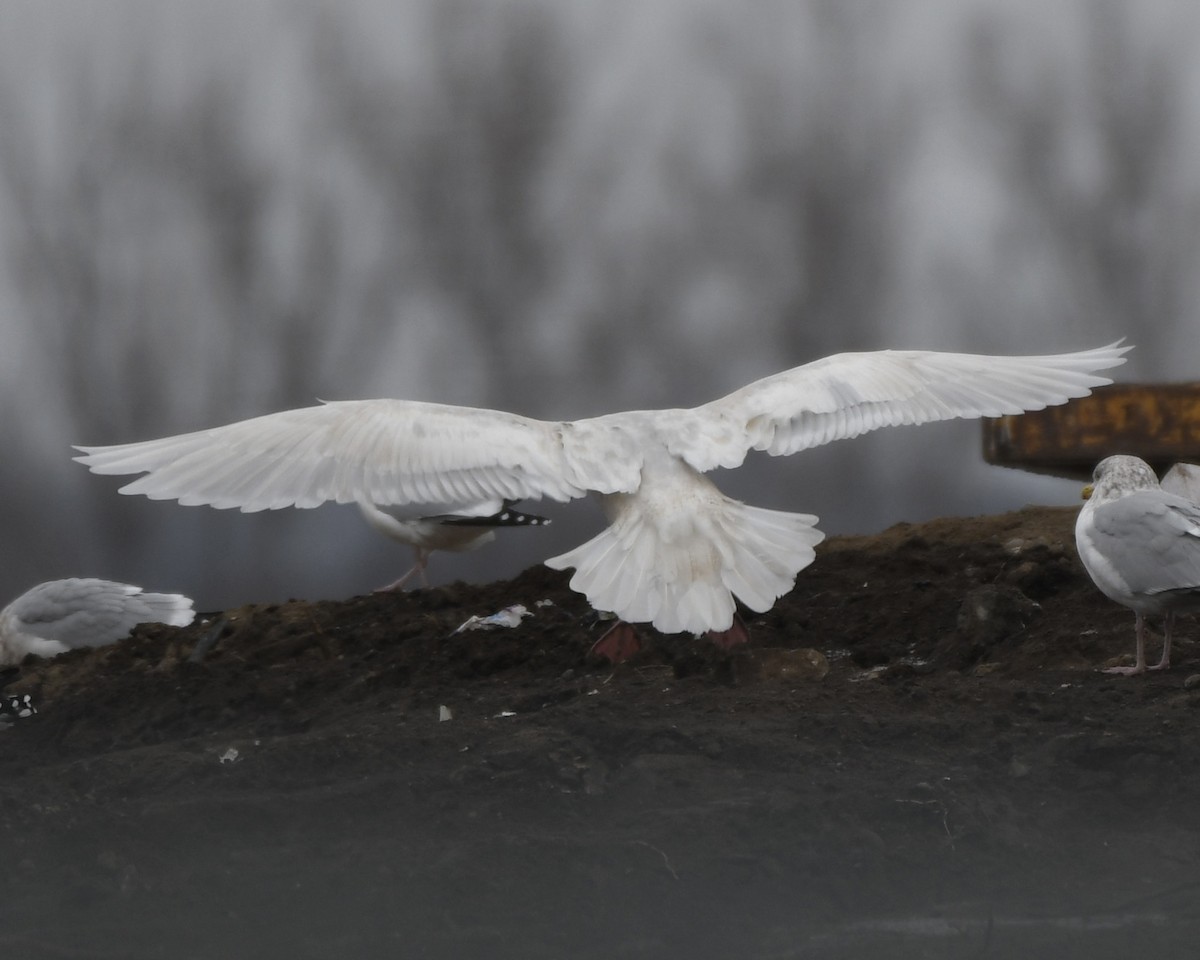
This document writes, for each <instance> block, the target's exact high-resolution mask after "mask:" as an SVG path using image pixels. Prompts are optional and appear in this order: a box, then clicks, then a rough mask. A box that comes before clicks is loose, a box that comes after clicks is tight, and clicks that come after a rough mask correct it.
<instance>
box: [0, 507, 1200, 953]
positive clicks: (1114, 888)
mask: <svg viewBox="0 0 1200 960" xmlns="http://www.w3.org/2000/svg"><path fill="white" fill-rule="evenodd" d="M1073 520H1074V513H1073V511H1069V510H1057V509H1027V510H1023V511H1019V512H1017V513H1012V514H1007V515H1003V516H997V517H982V518H969V519H945V520H938V521H934V522H931V523H926V524H921V525H901V526H898V527H895V528H892V529H890V530H887V531H885V532H884V533H882V534H880V535H878V536H873V537H847V538H834V539H832V540H830V541H828V542H827V543H825V544H823V545H822V547H821V548H819V550H818V556H817V560H816V562H815V563H814V564H813V565H812V566H811V567H810V568H809V569H808V570H806V571H804V572H803V573H802V574H801V575H800V577H799V579H798V581H797V586H796V589H795V590H794V591H793V593H791V594H790V595H789V596H787V597H785V598H783V599H782V600H781V601H780V602H779V603H778V604H777V605H776V607H775V608H774V609H773V610H772V611H770V612H769V613H768V614H766V615H750V616H748V617H747V623H748V625H749V627H750V630H751V633H752V640H751V643H750V644H749V645H748V646H747V647H745V648H742V649H741V650H739V651H737V652H735V653H734V654H733V655H732V656H729V655H726V654H725V653H723V652H722V651H720V650H718V649H717V648H715V647H714V646H712V645H711V644H707V643H706V642H704V641H700V640H695V639H692V638H690V637H687V636H662V635H659V634H656V633H653V632H652V631H649V630H645V631H643V640H644V648H643V650H642V651H641V652H640V653H639V654H637V655H636V656H635V657H634V658H633V659H632V660H630V661H628V662H626V663H623V664H620V665H619V666H616V667H612V666H608V665H604V664H600V663H596V662H593V661H591V660H589V658H588V650H589V647H590V646H591V644H592V643H593V642H594V641H595V639H596V638H597V637H598V636H599V635H600V633H601V632H602V631H603V630H604V629H605V627H606V624H605V623H603V622H600V621H598V618H597V616H596V615H595V614H594V613H593V612H592V611H591V610H590V609H589V608H588V606H587V604H586V602H585V601H584V600H583V598H582V597H580V596H578V595H576V594H573V593H572V592H571V591H570V590H568V589H567V586H566V578H565V577H564V576H562V575H560V574H558V573H555V572H553V571H550V570H547V569H545V568H541V567H538V568H532V569H530V570H527V571H526V572H525V573H523V574H522V575H521V576H519V577H517V578H516V579H515V580H512V581H506V582H500V583H494V584H490V585H486V586H469V585H464V584H456V585H453V586H450V587H446V588H435V589H432V590H419V591H414V592H411V593H407V594H379V595H374V596H367V597H357V598H354V599H351V600H347V601H345V602H321V603H305V602H301V601H296V602H291V603H286V604H280V605H271V606H248V607H244V608H240V609H237V610H230V611H226V612H224V613H223V614H218V615H215V616H213V617H211V618H207V619H205V620H204V621H203V622H197V623H196V624H193V625H192V626H191V627H188V628H185V629H174V628H167V627H162V626H143V627H140V628H139V629H138V630H137V631H135V634H134V636H133V637H132V638H130V639H129V640H128V641H125V642H122V643H120V644H117V645H115V646H112V647H109V648H105V649H100V650H87V651H84V650H81V651H75V652H72V653H70V654H67V655H64V656H62V657H59V658H56V659H54V660H50V661H37V660H35V659H30V660H28V661H26V663H25V664H23V665H22V667H21V669H20V671H19V673H17V674H16V675H15V676H14V677H13V678H12V679H11V680H10V682H9V684H8V686H7V688H6V692H23V693H24V692H28V693H30V694H31V695H32V696H33V697H34V699H35V702H36V704H37V706H38V708H39V710H40V712H39V713H38V714H37V715H36V716H33V717H29V718H27V719H20V720H16V721H14V722H12V723H11V724H10V725H9V726H8V727H7V728H5V729H3V730H2V731H0V774H2V777H0V864H2V865H3V870H2V872H0V898H2V907H0V909H2V911H3V918H4V922H3V925H2V926H0V946H2V947H4V948H6V950H5V952H6V954H7V955H10V956H22V957H31V958H40V957H48V958H59V957H62V958H67V957H70V958H75V957H88V958H139V960H140V958H208V957H214V958H216V957H237V958H328V957H366V958H374V957H405V958H408V957H415V958H420V957H427V958H443V957H446V958H450V957H454V958H509V957H512V958H524V960H536V958H565V957H573V958H597V960H598V958H614V957H617V958H620V957H626V958H659V957H663V958H675V957H688V958H702V960H703V958H710V957H712V958H717V957H736V958H801V957H804V958H809V957H813V958H833V957H889V958H909V957H912V958H916V957H935V958H941V957H947V958H949V957H1012V956H1022V957H1043V956H1044V957H1055V958H1071V957H1080V958H1082V957H1088V958H1104V957H1114V958H1115V957H1126V956H1133V955H1139V956H1154V957H1159V958H1163V957H1175V956H1178V957H1190V956H1194V955H1195V952H1196V947H1195V942H1196V934H1197V932H1200V761H1198V758H1200V733H1198V732H1197V727H1198V725H1197V718H1198V717H1200V686H1192V684H1193V683H1195V681H1192V680H1189V677H1191V676H1192V674H1193V673H1200V648H1198V647H1197V645H1196V637H1197V632H1196V623H1195V621H1194V619H1192V618H1184V619H1182V620H1181V626H1180V629H1179V630H1178V632H1179V634H1180V637H1179V643H1178V646H1177V655H1176V658H1175V665H1174V667H1173V669H1171V670H1170V671H1167V672H1163V673H1160V674H1153V675H1147V676H1141V677H1134V678H1126V677H1119V676H1112V675H1106V674H1103V673H1101V672H1099V671H1098V670H1097V667H1100V666H1103V665H1105V664H1111V663H1115V662H1120V661H1121V660H1128V659H1129V655H1130V654H1131V653H1132V648H1133V617H1132V615H1131V614H1129V612H1128V611H1125V610H1123V609H1122V608H1119V607H1117V606H1116V605H1114V604H1111V603H1110V602H1109V601H1107V600H1105V599H1104V598H1103V597H1102V596H1100V595H1099V594H1098V593H1097V592H1096V590H1095V589H1094V587H1092V585H1091V583H1090V581H1088V579H1087V577H1086V575H1085V574H1084V573H1083V571H1082V568H1081V567H1080V565H1079V562H1078V560H1077V558H1076V556H1075V552H1074V548H1073V546H1072V543H1073V541H1072V533H1071V527H1072V524H1073ZM545 601H548V602H545ZM517 603H520V604H523V605H524V606H525V607H526V608H528V611H529V612H530V614H531V615H530V616H527V617H525V618H524V619H523V620H522V621H521V623H520V625H519V626H516V627H511V628H504V627H501V628H496V629H492V630H463V631H461V632H455V631H456V628H458V627H459V626H460V625H461V624H462V623H463V622H464V621H466V620H468V618H470V617H473V616H486V615H488V614H492V613H495V612H496V611H498V610H501V609H502V608H505V607H508V606H510V605H512V604H517ZM198 648H199V649H198ZM201 654H203V655H202V656H201ZM1156 655H1157V651H1156V650H1154V649H1153V648H1152V651H1151V656H1152V657H1154V656H1156Z"/></svg>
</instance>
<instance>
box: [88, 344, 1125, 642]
mask: <svg viewBox="0 0 1200 960" xmlns="http://www.w3.org/2000/svg"><path fill="white" fill-rule="evenodd" d="M1128 349H1129V348H1128V347H1123V346H1121V345H1120V341H1118V342H1117V343H1113V344H1110V345H1108V346H1106V347H1100V348H1097V349H1094V350H1085V351H1080V352H1078V353H1066V354H1058V355H1052V356H1036V357H989V356H980V355H974V354H954V353H937V352H930V351H890V350H885V351H880V352H875V353H846V354H839V355H837V356H832V357H826V358H825V359H823V360H817V361H815V362H813V363H809V364H806V365H804V366H801V367H796V368H794V369H792V370H787V371H784V372H783V373H778V374H775V375H774V376H770V377H766V378H764V379H762V380H758V381H756V382H754V383H751V384H749V385H748V386H745V387H742V388H741V389H739V390H735V391H734V392H733V393H731V394H729V395H728V396H725V397H722V398H721V399H719V400H714V401H712V402H711V403H707V404H704V405H703V406H700V407H695V408H693V409H676V410H639V411H629V412H624V413H613V414H609V415H607V416H601V417H595V418H591V419H587V420H575V421H542V420H533V419H530V418H528V417H522V416H517V415H515V414H511V413H504V412H501V411H498V410H481V409H473V408H468V407H454V406H445V405H442V404H433V403H421V402H417V401H407V400H348V401H340V402H333V403H326V404H323V405H320V406H315V407H305V408H303V409H299V410H287V411H284V412H281V413H274V414H269V415H267V416H263V417H257V418H255V419H252V420H245V421H242V422H240V423H233V424H229V425H227V426H223V427H216V428H214V429H210V430H200V431H197V432H195V433H187V434H182V435H180V436H174V437H166V438H163V439H160V440H147V441H143V442H140V443H129V444H119V445H116V446H106V447H77V448H76V449H78V450H80V451H81V452H82V453H83V456H80V457H77V458H76V459H78V460H79V461H80V462H82V463H85V464H87V466H88V467H90V468H91V470H92V471H93V472H95V473H105V474H128V473H145V476H143V477H139V478H138V479H137V480H134V481H133V482H132V483H129V484H127V485H126V486H124V487H122V488H121V492H122V493H127V494H134V493H140V494H145V495H146V496H148V497H151V498H152V499H175V500H178V501H179V502H180V503H181V504H185V505H195V504H209V505H211V506H214V507H218V508H228V507H237V508H239V509H241V510H243V511H253V510H266V509H277V508H280V507H289V506H295V507H315V506H317V505H318V504H321V503H324V502H326V501H329V500H334V501H337V502H339V503H348V502H354V501H358V502H370V503H373V504H379V505H384V506H386V505H394V504H409V503H421V504H446V505H450V506H451V507H455V508H456V507H461V506H464V505H466V504H472V503H479V502H481V501H484V500H491V499H505V500H525V499H531V498H539V497H549V498H551V499H554V500H560V501H565V500H570V499H571V498H573V497H582V496H583V495H584V494H587V493H595V494H597V495H598V496H599V498H600V502H601V505H602V507H603V508H604V512H605V514H606V516H607V518H608V520H609V524H610V525H609V526H608V527H607V528H605V529H604V530H603V531H602V532H601V533H600V534H598V535H597V536H596V537H594V538H593V539H591V540H589V541H588V542H587V543H585V544H583V545H582V546H579V547H577V548H575V549H574V550H571V551H568V552H567V553H564V554H562V555H561V556H557V557H553V558H551V559H550V560H547V561H546V563H547V565H548V566H550V567H553V568H555V569H565V568H567V567H574V568H575V574H574V576H573V577H572V578H571V587H572V588H573V589H575V590H578V591H580V592H581V593H583V594H585V595H586V596H587V598H588V600H589V602H590V603H591V605H592V606H593V607H594V608H596V609H597V610H609V611H612V612H614V613H616V614H617V615H618V616H619V617H620V618H621V619H622V620H623V621H632V622H649V623H651V624H653V625H654V627H656V628H657V629H658V630H661V631H663V632H664V633H675V632H680V631H687V632H691V633H695V634H702V633H709V634H711V635H713V637H714V639H716V640H717V641H718V642H719V643H722V644H723V645H732V644H734V643H737V642H739V641H741V640H744V639H745V630H744V628H742V627H741V625H740V624H739V623H738V622H737V621H736V620H735V612H736V608H735V603H734V597H735V596H736V597H737V598H738V599H740V600H741V601H742V603H744V604H745V605H746V606H747V607H749V608H750V609H751V610H756V611H760V612H761V611H766V610H769V609H770V608H771V606H772V605H773V604H774V602H775V600H776V599H777V598H778V597H780V596H781V595H782V594H784V593H786V592H787V591H788V590H789V589H791V587H792V585H793V583H794V582H795V578H796V574H797V573H798V572H799V571H800V570H802V569H803V568H804V567H806V566H808V564H810V563H811V562H812V560H813V557H814V553H813V547H814V545H816V544H817V543H819V542H820V541H821V540H822V539H823V537H824V534H822V533H821V532H820V531H818V530H817V529H815V526H814V525H815V523H816V521H817V518H816V517H814V516H812V515H810V514H802V513H786V512H782V511H779V510H764V509H760V508H758V507H751V506H748V505H746V504H744V503H741V502H740V501H737V500H733V499H730V498H729V497H726V496H724V495H723V494H722V493H721V492H720V491H719V490H718V489H717V488H716V486H715V485H714V484H713V483H712V482H711V481H710V480H709V479H708V478H707V477H705V476H704V474H705V473H707V472H708V471H710V470H714V469H716V468H717V467H725V468H732V467H737V466H739V465H740V464H741V463H742V461H743V460H745V458H746V455H747V453H749V451H751V450H762V451H765V452H767V453H769V454H771V455H773V456H780V455H783V454H791V453H796V452H797V451H800V450H804V449H807V448H809V447H814V446H818V445H819V444H823V443H829V442H830V441H832V440H838V439H842V438H846V437H854V436H858V435H859V434H861V433H866V432H867V431H869V430H875V429H877V428H879V427H886V426H894V425H898V424H908V423H924V422H928V421H931V420H948V419H952V418H957V417H998V416H1005V415H1011V414H1017V413H1021V412H1022V411H1025V410H1040V409H1042V408H1043V407H1046V406H1050V405H1053V404H1059V403H1065V402H1066V401H1067V400H1069V399H1071V398H1072V397H1082V396H1085V395H1087V394H1088V393H1090V392H1091V389H1092V388H1093V387H1097V386H1100V385H1102V384H1106V383H1110V382H1111V381H1110V380H1109V379H1108V378H1107V377H1102V376H1097V375H1096V373H1095V371H1097V370H1104V369H1107V368H1109V367H1114V366H1116V365H1118V364H1120V363H1123V362H1124V360H1123V359H1122V354H1124V353H1125V352H1126V351H1127V350H1128ZM621 629H622V630H626V632H627V633H628V632H629V631H628V630H627V628H624V627H622V628H621ZM622 649H628V645H627V644H626V643H625V641H624V640H623V639H621V635H620V634H616V635H615V637H614V638H612V640H611V642H609V639H608V638H602V640H601V644H600V645H598V647H597V652H598V653H601V654H604V655H609V656H612V655H614V653H618V654H619V651H620V650H622Z"/></svg>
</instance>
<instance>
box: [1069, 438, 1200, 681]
mask: <svg viewBox="0 0 1200 960" xmlns="http://www.w3.org/2000/svg"><path fill="white" fill-rule="evenodd" d="M1083 496H1084V499H1085V500H1086V501H1087V502H1086V503H1084V505H1083V509H1082V510H1080V511H1079V517H1078V518H1077V519H1076V521H1075V545H1076V547H1077V548H1078V550H1079V559H1081V560H1082V561H1083V565H1084V567H1085V568H1086V569H1087V572H1088V574H1089V575H1090V576H1091V578H1092V581H1093V582H1094V583H1095V584H1096V586H1097V587H1099V588H1100V592H1101V593H1103V594H1104V595H1105V596H1106V597H1108V598H1109V599H1111V600H1115V601H1117V603H1119V604H1122V605H1123V606H1126V607H1129V609H1130V610H1132V611H1133V613H1134V631H1135V633H1136V635H1137V656H1136V659H1135V662H1134V665H1133V666H1132V667H1109V668H1108V670H1107V671H1105V672H1107V673H1122V674H1134V673H1142V672H1144V671H1146V670H1165V669H1166V668H1167V667H1169V666H1170V665H1171V630H1172V629H1173V627H1174V626H1175V614H1176V613H1178V612H1187V611H1190V610H1200V505H1197V504H1196V503H1194V502H1193V501H1191V500H1188V499H1186V498H1184V497H1180V496H1177V495H1176V494H1173V493H1169V492H1167V491H1166V490H1163V489H1162V488H1161V487H1160V486H1159V482H1158V478H1157V477H1156V476H1155V475H1154V471H1153V470H1152V469H1151V468H1150V465H1149V464H1148V463H1146V462H1145V461H1144V460H1139V459H1138V458H1137V457H1128V456H1115V457H1107V458H1106V459H1104V460H1101V461H1100V463H1098V464H1097V465H1096V469H1095V471H1094V473H1093V474H1092V483H1091V484H1090V485H1089V486H1087V487H1084V490H1083ZM1159 614H1161V615H1162V618H1163V652H1162V657H1161V658H1160V659H1159V661H1158V663H1156V664H1155V665H1154V666H1151V667H1147V666H1146V617H1147V616H1157V615H1159Z"/></svg>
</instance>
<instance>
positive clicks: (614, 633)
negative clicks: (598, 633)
mask: <svg viewBox="0 0 1200 960" xmlns="http://www.w3.org/2000/svg"><path fill="white" fill-rule="evenodd" d="M641 649H642V641H641V640H639V639H638V635H637V631H636V630H635V629H634V628H633V625H632V624H629V623H626V622H625V621H624V620H618V621H617V622H616V623H615V624H613V625H612V626H611V627H609V628H608V629H607V630H605V631H604V635H603V636H602V637H601V638H600V639H599V640H597V641H596V642H595V643H593V644H592V649H591V650H589V651H588V654H589V656H593V657H600V658H602V659H604V660H607V661H608V662H609V663H621V662H623V661H625V660H628V659H629V658H630V657H632V656H633V655H634V654H635V653H637V652H638V651H639V650H641Z"/></svg>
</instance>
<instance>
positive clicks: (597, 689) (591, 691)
mask: <svg viewBox="0 0 1200 960" xmlns="http://www.w3.org/2000/svg"><path fill="white" fill-rule="evenodd" d="M599 692H600V688H599V687H597V688H596V689H595V690H589V691H588V692H587V695H588V696H589V697H594V696H595V695H596V694H598V693H599Z"/></svg>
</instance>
